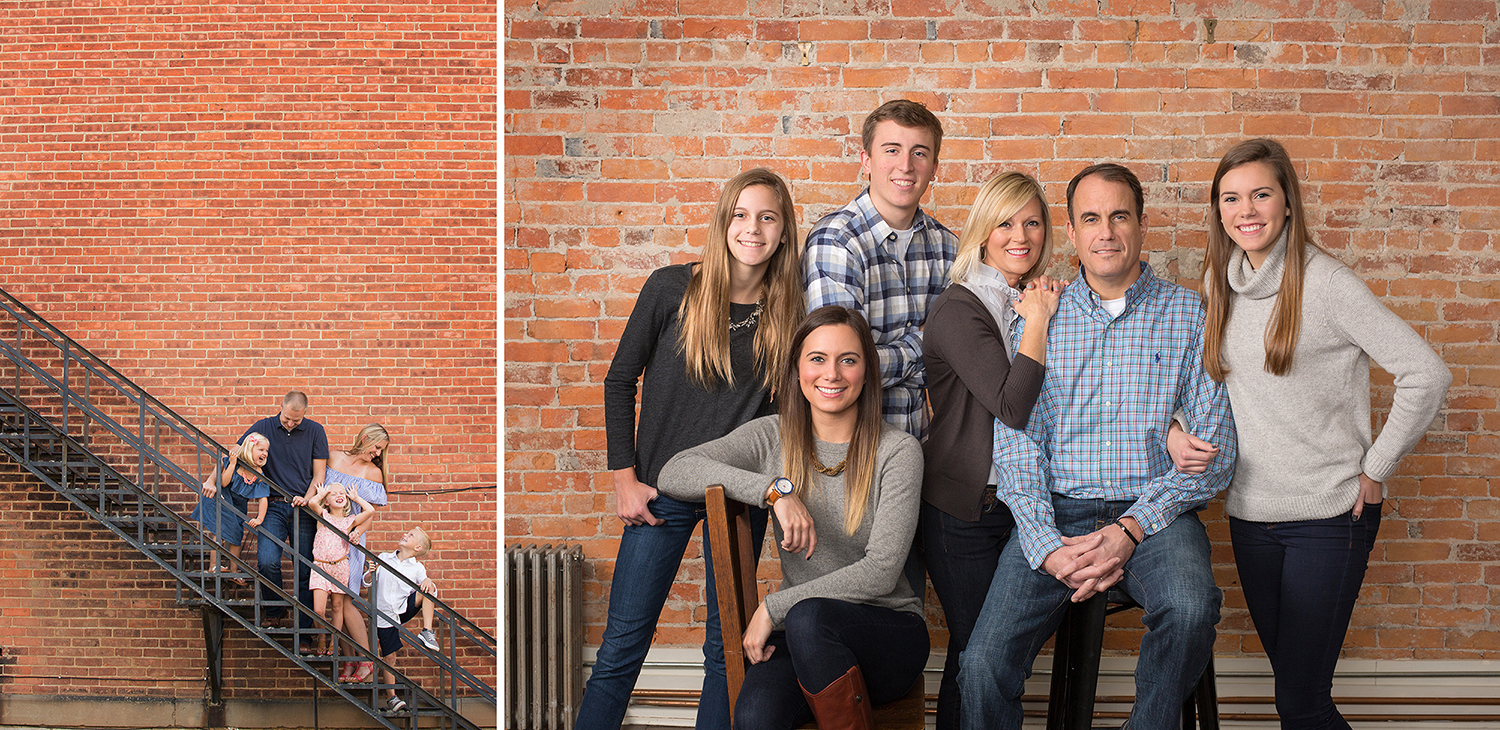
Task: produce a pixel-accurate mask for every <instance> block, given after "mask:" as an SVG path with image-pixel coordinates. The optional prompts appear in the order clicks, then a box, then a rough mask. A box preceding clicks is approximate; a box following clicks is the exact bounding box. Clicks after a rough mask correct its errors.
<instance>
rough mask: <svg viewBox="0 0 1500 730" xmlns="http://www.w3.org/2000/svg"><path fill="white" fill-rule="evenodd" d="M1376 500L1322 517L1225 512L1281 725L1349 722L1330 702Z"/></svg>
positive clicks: (1374, 524) (1375, 526) (1375, 520)
mask: <svg viewBox="0 0 1500 730" xmlns="http://www.w3.org/2000/svg"><path fill="white" fill-rule="evenodd" d="M1380 507H1381V506H1380V505H1378V504H1367V505H1365V509H1364V514H1363V515H1361V516H1360V518H1359V519H1358V520H1356V519H1354V514H1353V511H1352V510H1351V511H1350V512H1347V513H1345V514H1342V515H1339V516H1337V517H1329V518H1327V519H1322V520H1304V521H1299V522H1246V521H1245V520H1241V519H1236V518H1234V517H1231V518H1229V538H1230V540H1231V542H1232V543H1233V544H1234V562H1235V566H1236V567H1237V568H1238V570H1239V573H1240V584H1241V585H1243V586H1244V587H1245V605H1246V607H1248V608H1249V609H1250V618H1251V619H1252V620H1254V621H1255V632H1256V633H1257V634H1259V635H1260V643H1261V644H1263V645H1264V646H1265V649H1266V656H1267V657H1268V658H1270V660H1271V669H1272V671H1273V672H1275V674H1276V714H1277V715H1279V716H1280V717H1281V727H1282V728H1283V729H1284V730H1294V729H1296V730H1301V729H1302V728H1307V729H1309V730H1311V729H1313V728H1318V729H1320V730H1321V729H1322V728H1341V729H1347V728H1348V727H1349V723H1347V722H1345V721H1344V716H1343V715H1341V714H1339V711H1338V708H1337V707H1335V706H1334V704H1333V670H1334V667H1335V665H1337V664H1338V660H1339V650H1340V649H1341V648H1343V645H1344V634H1345V633H1347V632H1348V631H1349V616H1350V614H1352V613H1353V612H1354V601H1355V599H1357V598H1359V589H1360V586H1361V585H1363V584H1364V580H1365V566H1366V564H1367V563H1368V561H1369V559H1370V550H1371V548H1373V547H1375V535H1376V533H1378V532H1379V531H1380Z"/></svg>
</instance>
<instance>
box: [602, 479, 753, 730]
mask: <svg viewBox="0 0 1500 730" xmlns="http://www.w3.org/2000/svg"><path fill="white" fill-rule="evenodd" d="M651 514H653V515H655V516H656V517H657V518H658V519H661V520H665V522H664V523H663V524H660V525H639V526H637V525H626V526H625V532H624V535H622V536H621V537H620V552H619V554H618V555H617V556H616V557H615V574H614V578H613V579H612V580H611V581H610V586H609V618H608V619H607V621H606V623H605V625H604V639H603V640H602V641H601V642H600V644H599V654H598V658H597V659H596V660H595V662H594V671H593V673H591V674H590V675H589V681H588V686H586V687H585V688H584V690H583V700H582V701H581V702H580V704H579V708H578V720H577V722H576V723H575V725H576V727H578V728H581V729H583V730H594V728H618V727H619V726H620V724H621V723H622V722H624V720H625V710H626V707H627V706H628V705H629V704H630V692H631V690H633V689H635V681H636V678H637V677H639V676H640V674H641V665H642V664H643V663H644V662H645V661H646V652H647V650H649V649H650V648H651V638H652V636H653V635H654V634H655V633H656V621H657V619H658V618H660V617H661V609H662V606H663V605H665V604H666V602H667V594H668V593H669V592H670V591H671V590H672V583H673V582H674V581H675V580H676V578H677V568H678V566H680V565H681V564H682V552H683V550H684V549H685V548H686V547H687V544H688V540H689V539H691V538H692V536H693V530H694V529H696V528H697V526H698V523H699V522H700V521H703V520H704V518H705V517H706V516H707V509H706V508H705V507H704V505H703V504H702V503H701V502H682V501H679V500H676V499H672V498H671V497H668V496H667V495H665V494H658V495H657V497H656V499H655V500H654V501H652V502H651ZM766 516H767V514H766V510H764V509H760V508H752V509H751V510H750V525H751V531H750V532H751V543H752V544H753V545H754V546H755V556H756V559H757V560H759V558H760V546H761V543H762V542H764V538H765V535H766ZM703 563H704V566H705V570H706V573H707V575H706V577H705V581H706V583H707V603H708V606H707V608H708V620H707V622H706V623H705V625H704V631H703V634H704V636H703V694H702V695H701V696H700V698H699V700H698V721H697V726H698V727H699V728H705V729H706V728H728V727H729V682H728V680H727V679H726V678H725V676H724V643H723V642H724V640H723V637H722V636H721V635H720V632H719V598H718V592H717V591H716V590H714V570H713V557H712V555H711V554H710V552H709V544H708V540H707V539H704V540H703Z"/></svg>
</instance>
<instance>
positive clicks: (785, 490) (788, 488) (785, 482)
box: [771, 477, 795, 494]
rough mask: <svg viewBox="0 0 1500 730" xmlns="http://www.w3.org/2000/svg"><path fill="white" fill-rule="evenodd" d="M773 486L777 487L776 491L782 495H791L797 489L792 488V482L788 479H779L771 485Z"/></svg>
mask: <svg viewBox="0 0 1500 730" xmlns="http://www.w3.org/2000/svg"><path fill="white" fill-rule="evenodd" d="M771 486H773V487H775V488H776V491H778V492H780V493H782V494H791V493H792V490H793V489H795V487H794V486H792V480H790V479H787V478H786V477H777V478H776V481H774V482H772V483H771Z"/></svg>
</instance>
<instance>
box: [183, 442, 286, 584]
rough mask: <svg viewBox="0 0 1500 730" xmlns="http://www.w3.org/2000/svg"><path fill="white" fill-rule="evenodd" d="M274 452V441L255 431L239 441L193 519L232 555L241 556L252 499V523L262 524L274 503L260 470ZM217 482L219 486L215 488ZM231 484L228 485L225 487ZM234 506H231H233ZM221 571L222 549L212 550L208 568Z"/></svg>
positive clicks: (241, 581) (226, 569)
mask: <svg viewBox="0 0 1500 730" xmlns="http://www.w3.org/2000/svg"><path fill="white" fill-rule="evenodd" d="M270 454H271V442H270V441H267V440H266V437H265V436H262V435H260V434H258V433H252V434H250V435H249V436H246V437H245V441H244V443H243V444H235V445H234V446H233V447H231V448H230V449H229V456H226V457H225V458H224V460H223V462H222V463H220V465H219V468H218V469H217V473H216V474H215V476H214V478H211V479H209V483H208V485H207V487H206V488H205V489H204V490H203V495H202V496H201V497H199V498H198V506H197V507H195V508H194V509H193V513H192V514H191V515H188V517H189V519H192V520H195V521H197V522H198V523H199V524H201V525H203V529H204V530H205V531H207V532H208V533H210V534H212V535H213V536H214V537H215V538H217V540H218V542H221V543H223V544H224V547H225V549H226V550H228V551H229V554H230V555H233V556H234V557H236V558H238V557H239V556H240V545H241V543H243V542H244V537H245V525H246V524H247V523H246V521H245V517H246V516H247V515H249V514H250V500H252V499H253V500H255V502H256V508H255V510H256V511H255V516H254V517H251V518H250V520H249V522H248V524H249V526H250V527H258V526H260V523H261V522H264V521H265V519H266V506H267V505H268V504H269V503H270V500H269V499H268V497H270V496H271V488H270V487H269V486H266V483H265V482H262V481H261V480H260V473H259V470H260V469H261V468H263V467H264V466H265V465H266V458H267V457H268V456H270ZM231 463H233V464H234V465H235V466H234V468H232V469H231V468H230V464H231ZM215 485H217V487H218V488H217V489H215V488H213V487H214V486H215ZM226 487H227V489H225V488H226ZM231 506H232V507H233V509H230V507H231ZM233 569H234V567H233V564H232V563H231V564H229V565H226V566H224V572H226V573H227V572H230V571H232V570H233ZM218 571H219V551H218V550H211V551H209V553H208V568H207V570H206V571H205V572H208V573H215V572H218ZM234 582H235V583H238V584H239V585H245V579H244V578H235V579H234Z"/></svg>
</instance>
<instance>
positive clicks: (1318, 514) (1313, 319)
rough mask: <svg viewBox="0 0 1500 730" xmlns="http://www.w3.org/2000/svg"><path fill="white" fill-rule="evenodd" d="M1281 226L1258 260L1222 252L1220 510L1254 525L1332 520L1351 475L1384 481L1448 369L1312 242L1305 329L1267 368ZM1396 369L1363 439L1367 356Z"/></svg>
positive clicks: (1433, 408) (1424, 425)
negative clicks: (1374, 431) (1223, 492)
mask: <svg viewBox="0 0 1500 730" xmlns="http://www.w3.org/2000/svg"><path fill="white" fill-rule="evenodd" d="M1286 247H1287V239H1286V236H1285V235H1283V236H1282V239H1281V241H1280V242H1278V243H1277V244H1276V246H1275V248H1273V249H1272V251H1271V254H1270V256H1268V257H1267V258H1266V260H1265V262H1264V263H1263V264H1262V265H1261V267H1260V268H1259V269H1258V270H1257V269H1252V268H1251V267H1250V264H1249V262H1248V261H1247V260H1246V258H1245V255H1244V252H1243V251H1240V250H1236V251H1235V252H1234V255H1233V256H1232V257H1231V259H1230V261H1229V287H1230V289H1231V290H1232V291H1233V294H1232V296H1231V301H1230V317H1229V323H1228V325H1227V326H1226V328H1225V333H1224V361H1225V363H1226V364H1227V365H1228V366H1229V369H1230V372H1229V375H1228V376H1227V377H1226V378H1225V384H1226V385H1227V386H1228V388H1229V401H1230V404H1231V406H1232V407H1233V409H1234V422H1235V426H1236V427H1237V429H1238V430H1239V446H1240V453H1239V461H1238V462H1237V463H1236V464H1235V470H1234V480H1233V481H1232V482H1231V483H1230V486H1229V493H1228V498H1227V501H1226V503H1225V508H1224V511H1225V512H1226V513H1228V514H1229V515H1230V516H1232V517H1238V518H1240V519H1243V520H1250V521H1253V522H1288V521H1294V520H1316V519H1324V518H1327V517H1334V516H1336V515H1340V514H1343V513H1345V512H1347V511H1349V509H1350V508H1352V507H1353V506H1354V501H1355V500H1356V499H1357V498H1358V495H1359V474H1360V472H1361V471H1363V472H1364V473H1365V474H1366V475H1368V476H1369V477H1370V478H1371V479H1373V480H1375V481H1377V482H1384V481H1385V480H1387V479H1388V478H1390V476H1391V474H1393V473H1394V472H1395V471H1396V465H1397V462H1399V461H1400V460H1401V457H1402V456H1405V455H1406V453H1407V452H1409V451H1411V449H1412V447H1413V446H1415V445H1416V443H1417V441H1418V440H1419V439H1421V438H1422V435H1423V434H1424V433H1426V432H1427V429H1428V427H1429V426H1430V425H1431V424H1432V419H1433V417H1434V416H1435V415H1437V412H1438V409H1439V408H1441V407H1442V404H1443V396H1444V394H1445V393H1447V390H1448V384H1449V382H1451V380H1452V375H1451V374H1450V373H1449V372H1448V368H1447V366H1445V365H1444V364H1443V361H1442V360H1441V359H1439V358H1438V356H1437V355H1436V354H1435V353H1434V352H1433V351H1432V348H1431V347H1429V346H1428V345H1427V343H1426V342H1425V341H1424V340H1423V339H1422V338H1421V337H1420V336H1418V335H1417V333H1416V332H1413V331H1412V328H1411V327H1409V326H1408V325H1407V324H1406V323H1405V322H1403V321H1402V320H1401V318H1400V317H1398V316H1396V315H1395V314H1394V313H1392V312H1391V311H1390V310H1389V309H1386V308H1385V305H1383V304H1381V302H1380V299H1379V298H1377V297H1376V296H1375V295H1374V294H1373V293H1371V292H1370V289H1369V287H1366V286H1365V284H1364V282H1362V281H1360V279H1359V277H1358V276H1356V275H1355V273H1354V272H1353V271H1351V270H1350V269H1349V267H1347V266H1344V265H1343V264H1341V263H1339V262H1338V261H1336V260H1334V259H1333V258H1331V257H1329V256H1328V255H1326V254H1324V253H1322V252H1321V251H1318V250H1317V249H1316V248H1314V247H1311V246H1309V247H1308V251H1307V271H1306V276H1305V277H1304V279H1303V287H1302V327H1301V332H1300V333H1299V336H1298V339H1297V349H1296V352H1295V353H1294V354H1293V356H1292V367H1291V370H1289V371H1288V372H1287V374H1286V375H1281V376H1277V375H1272V374H1270V373H1268V372H1266V370H1265V367H1264V364H1265V352H1266V350H1265V334H1266V324H1267V322H1268V321H1270V318H1271V316H1272V313H1273V312H1274V308H1275V305H1276V299H1277V297H1276V294H1277V289H1278V287H1280V286H1281V274H1282V271H1283V269H1284V268H1285V264H1286ZM1371 358H1373V359H1374V360H1375V361H1376V363H1378V364H1379V365H1380V366H1381V367H1382V368H1384V369H1385V370H1386V371H1387V372H1389V373H1391V374H1392V375H1394V376H1395V384H1396V394H1395V398H1394V399H1393V401H1392V403H1391V410H1390V416H1389V417H1388V418H1387V419H1386V422H1385V425H1384V426H1383V427H1382V428H1381V429H1380V437H1379V438H1377V439H1375V440H1374V442H1373V443H1372V442H1371V440H1370V359H1371Z"/></svg>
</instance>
